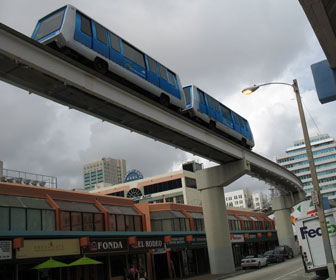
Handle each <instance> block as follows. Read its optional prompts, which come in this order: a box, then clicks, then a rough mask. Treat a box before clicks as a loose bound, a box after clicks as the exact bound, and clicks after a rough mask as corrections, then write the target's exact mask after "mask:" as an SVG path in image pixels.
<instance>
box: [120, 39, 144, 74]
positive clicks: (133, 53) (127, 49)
mask: <svg viewBox="0 0 336 280" xmlns="http://www.w3.org/2000/svg"><path fill="white" fill-rule="evenodd" d="M123 47H124V56H125V57H126V58H128V59H129V60H131V61H133V62H134V63H136V64H138V65H139V66H141V67H143V68H146V66H145V57H144V55H143V53H141V52H139V51H138V50H137V49H135V48H134V47H132V46H131V45H129V44H127V43H125V42H123Z"/></svg>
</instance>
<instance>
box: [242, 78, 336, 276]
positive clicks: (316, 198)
mask: <svg viewBox="0 0 336 280" xmlns="http://www.w3.org/2000/svg"><path fill="white" fill-rule="evenodd" d="M274 84H280V85H286V86H291V87H292V88H293V90H294V92H295V96H296V101H297V104H298V108H299V114H300V119H301V126H302V131H303V136H304V141H305V145H306V150H307V157H308V162H309V167H310V172H311V177H312V183H313V187H314V191H313V192H312V199H313V202H314V204H315V207H316V210H317V213H318V217H319V221H320V227H321V232H322V240H323V246H324V252H325V255H326V260H327V265H328V273H329V279H336V276H335V267H334V261H333V256H332V251H331V246H330V240H329V234H328V230H327V225H326V219H325V215H324V210H323V205H322V199H321V192H320V187H319V184H318V179H317V174H316V168H315V163H314V158H313V152H312V148H311V145H310V139H309V134H308V129H307V124H306V119H305V116H304V112H303V107H302V102H301V97H300V91H299V86H298V84H297V81H296V80H293V84H288V83H280V82H273V83H266V84H261V85H254V86H252V87H249V88H246V89H244V90H242V93H243V94H245V95H249V94H251V93H252V92H254V91H256V90H257V89H258V88H259V87H261V86H266V85H274Z"/></svg>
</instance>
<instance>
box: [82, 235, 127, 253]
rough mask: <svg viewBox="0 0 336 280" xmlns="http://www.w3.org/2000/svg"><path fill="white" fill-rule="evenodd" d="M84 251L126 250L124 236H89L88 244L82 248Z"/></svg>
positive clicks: (111, 251) (109, 251) (110, 251)
mask: <svg viewBox="0 0 336 280" xmlns="http://www.w3.org/2000/svg"><path fill="white" fill-rule="evenodd" d="M83 252H84V253H97V252H102V253H113V252H128V241H127V239H126V238H120V239H117V238H107V239H104V238H90V241H89V245H88V246H86V247H84V248H83Z"/></svg>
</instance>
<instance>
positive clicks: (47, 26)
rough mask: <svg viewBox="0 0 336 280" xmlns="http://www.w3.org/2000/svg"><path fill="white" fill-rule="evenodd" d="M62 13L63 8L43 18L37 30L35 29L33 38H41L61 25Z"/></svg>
mask: <svg viewBox="0 0 336 280" xmlns="http://www.w3.org/2000/svg"><path fill="white" fill-rule="evenodd" d="M63 15H64V9H63V10H62V11H59V12H57V13H56V14H53V15H52V16H50V17H48V18H46V19H45V20H43V21H42V22H41V24H40V28H39V30H38V31H37V34H36V37H35V40H38V39H41V38H43V37H44V36H46V35H48V34H50V33H52V32H55V31H56V30H58V29H59V28H60V27H61V25H62V21H63Z"/></svg>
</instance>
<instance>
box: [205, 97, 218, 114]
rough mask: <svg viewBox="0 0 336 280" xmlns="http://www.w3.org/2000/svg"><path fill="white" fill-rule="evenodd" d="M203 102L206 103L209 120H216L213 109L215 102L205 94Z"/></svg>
mask: <svg viewBox="0 0 336 280" xmlns="http://www.w3.org/2000/svg"><path fill="white" fill-rule="evenodd" d="M205 100H206V102H207V105H208V115H209V117H210V118H211V119H216V109H215V100H214V99H213V98H212V97H211V96H209V95H207V94H205Z"/></svg>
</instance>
